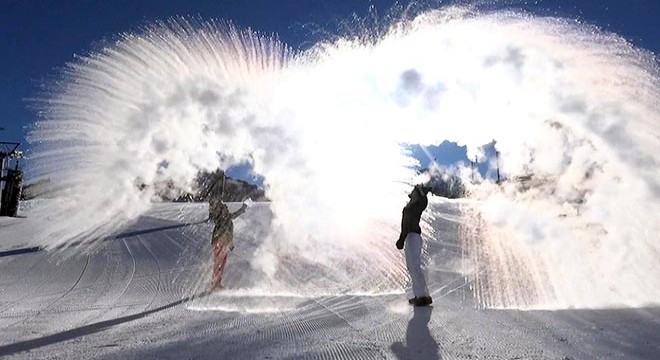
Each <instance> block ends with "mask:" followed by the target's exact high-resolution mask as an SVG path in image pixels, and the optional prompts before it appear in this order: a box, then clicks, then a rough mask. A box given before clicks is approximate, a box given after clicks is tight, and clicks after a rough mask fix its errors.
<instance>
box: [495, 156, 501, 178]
mask: <svg viewBox="0 0 660 360" xmlns="http://www.w3.org/2000/svg"><path fill="white" fill-rule="evenodd" d="M495 158H496V161H497V183H498V184H499V183H500V152H499V151H497V150H495Z"/></svg>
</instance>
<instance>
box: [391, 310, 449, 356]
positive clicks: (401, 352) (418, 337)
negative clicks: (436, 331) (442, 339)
mask: <svg viewBox="0 0 660 360" xmlns="http://www.w3.org/2000/svg"><path fill="white" fill-rule="evenodd" d="M432 312H433V308H432V307H430V306H429V307H415V308H414V314H413V317H412V319H410V321H409V322H408V329H406V344H405V345H404V344H403V343H402V342H395V343H394V344H392V346H391V349H392V352H393V353H394V355H396V357H397V358H398V359H400V360H404V359H405V360H410V359H419V360H427V359H433V360H436V359H440V355H439V354H438V349H439V346H438V343H436V342H435V339H434V338H433V335H431V330H429V321H431V313H432Z"/></svg>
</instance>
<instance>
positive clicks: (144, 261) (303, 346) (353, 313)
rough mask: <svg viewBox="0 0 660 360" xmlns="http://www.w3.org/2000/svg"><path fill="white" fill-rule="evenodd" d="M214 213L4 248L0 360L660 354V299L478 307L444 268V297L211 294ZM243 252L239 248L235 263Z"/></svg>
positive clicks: (158, 214) (179, 214)
mask: <svg viewBox="0 0 660 360" xmlns="http://www.w3.org/2000/svg"><path fill="white" fill-rule="evenodd" d="M205 215H206V206H205V205H200V204H161V205H159V206H156V207H155V208H154V210H153V211H151V212H150V213H148V214H146V215H145V216H143V217H141V218H140V219H139V220H138V221H137V222H136V223H135V224H134V225H132V226H130V227H129V228H127V229H125V230H124V231H122V232H120V233H119V234H117V235H115V236H113V237H111V238H108V239H106V240H104V241H99V242H98V243H96V244H95V245H94V246H92V247H84V248H83V247H82V246H71V247H69V248H66V249H58V250H50V251H45V250H39V249H33V248H32V249H29V248H28V249H12V251H9V250H8V251H0V274H1V275H0V358H34V359H65V358H66V359H90V358H95V359H127V358H130V359H149V358H153V359H203V358H209V359H279V358H286V359H290V358H310V359H312V358H313V359H595V358H600V359H656V358H659V357H660V310H659V309H657V308H642V309H611V310H564V311H513V310H478V309H476V308H475V306H474V304H473V301H472V300H471V298H470V296H469V295H470V294H469V291H468V286H466V285H469V284H466V283H465V282H464V280H462V277H461V276H460V275H458V274H452V273H447V272H446V271H440V270H438V271H431V273H430V274H429V277H430V285H431V288H432V289H434V299H435V303H434V306H433V307H432V308H420V309H413V308H411V307H408V306H407V305H406V304H405V300H404V296H403V295H383V296H349V295H342V296H324V297H287V296H280V297H273V296H264V297H263V298H259V297H250V298H244V297H241V296H226V295H222V293H218V294H207V293H204V292H203V291H200V290H195V289H202V288H203V286H198V285H199V284H203V283H204V282H205V281H207V280H208V279H204V278H202V279H201V280H199V283H198V284H195V283H194V282H191V280H190V279H194V278H195V277H200V274H206V275H207V274H208V273H209V271H208V270H207V268H208V266H209V260H210V259H209V257H210V255H209V254H210V249H209V245H208V236H209V232H210V225H208V224H207V223H205V222H203V221H201V220H203V219H204V218H205ZM245 216H249V212H248V214H246V215H245ZM0 226H3V225H1V223H0ZM448 226H449V225H448ZM0 234H2V229H1V228H0ZM241 236H244V233H242V231H241V229H240V226H238V227H237V240H236V242H237V244H238V243H240V242H241ZM447 238H448V239H449V238H451V237H450V236H448V237H447ZM455 245H456V244H451V243H450V241H447V243H445V244H432V245H431V247H430V249H429V250H430V251H431V252H436V253H443V252H445V253H451V252H455V251H457V250H456V246H455ZM241 261H247V259H241V252H240V251H237V252H235V253H234V254H233V255H232V258H231V260H230V264H229V266H230V267H231V266H232V263H233V264H235V266H238V265H237V264H240V263H241ZM206 275H204V276H206ZM204 276H202V277H204ZM210 304H211V305H212V304H215V305H217V306H215V307H213V306H209V305H210ZM200 310H205V311H200ZM278 310H279V311H278ZM282 310H286V311H282Z"/></svg>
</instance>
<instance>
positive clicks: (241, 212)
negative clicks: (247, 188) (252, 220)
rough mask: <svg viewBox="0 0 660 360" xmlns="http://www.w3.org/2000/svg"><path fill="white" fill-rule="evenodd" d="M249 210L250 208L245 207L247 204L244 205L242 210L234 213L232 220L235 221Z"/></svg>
mask: <svg viewBox="0 0 660 360" xmlns="http://www.w3.org/2000/svg"><path fill="white" fill-rule="evenodd" d="M247 208H248V206H247V205H245V203H243V205H242V206H241V208H240V209H238V210H236V211H235V212H233V213H232V214H231V219H232V220H234V219H236V218H237V217H239V216H241V214H243V213H244V212H245V210H246V209H247Z"/></svg>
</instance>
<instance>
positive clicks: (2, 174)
mask: <svg viewBox="0 0 660 360" xmlns="http://www.w3.org/2000/svg"><path fill="white" fill-rule="evenodd" d="M0 130H4V129H3V128H0ZM20 145H21V143H16V142H5V141H0V216H16V212H17V211H18V201H19V199H20V196H21V185H22V182H23V172H22V171H20V170H19V168H18V161H19V159H22V158H23V152H22V151H19V150H18V147H19V146H20ZM12 160H15V161H16V165H15V167H14V169H11V167H10V162H11V161H12Z"/></svg>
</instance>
